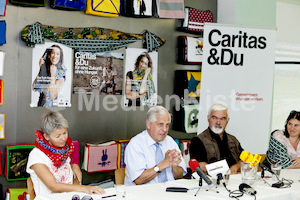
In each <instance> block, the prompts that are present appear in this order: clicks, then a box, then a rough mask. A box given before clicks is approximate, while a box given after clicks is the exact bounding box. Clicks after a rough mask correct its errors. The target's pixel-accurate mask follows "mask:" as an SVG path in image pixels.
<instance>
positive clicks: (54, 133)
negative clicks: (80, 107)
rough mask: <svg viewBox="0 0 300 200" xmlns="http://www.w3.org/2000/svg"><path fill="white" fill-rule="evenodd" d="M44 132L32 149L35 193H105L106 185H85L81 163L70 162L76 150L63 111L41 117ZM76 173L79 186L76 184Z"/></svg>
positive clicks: (38, 134) (30, 160)
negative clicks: (74, 183) (104, 186)
mask: <svg viewBox="0 0 300 200" xmlns="http://www.w3.org/2000/svg"><path fill="white" fill-rule="evenodd" d="M40 125H41V131H39V130H38V131H36V134H35V136H36V140H35V145H36V147H35V148H34V149H33V150H32V151H31V152H30V154H29V156H28V162H27V167H26V171H27V173H29V174H30V177H31V179H32V182H33V188H34V191H35V195H36V196H38V195H41V194H43V195H45V194H49V193H59V192H84V193H89V194H93V193H96V194H103V193H105V191H104V189H103V188H100V187H98V186H84V185H81V180H82V174H81V170H80V167H79V166H78V165H77V164H70V162H71V159H70V155H71V154H72V152H73V151H74V145H73V142H72V139H71V138H70V137H69V136H68V131H67V129H68V122H67V120H66V119H65V118H64V117H63V116H62V114H61V113H59V112H49V113H46V114H44V115H43V116H42V117H41V121H40ZM73 176H74V177H76V178H77V179H78V181H79V185H73V184H72V183H73Z"/></svg>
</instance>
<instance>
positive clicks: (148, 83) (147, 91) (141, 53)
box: [124, 48, 158, 107]
mask: <svg viewBox="0 0 300 200" xmlns="http://www.w3.org/2000/svg"><path fill="white" fill-rule="evenodd" d="M125 62H126V63H125V78H124V80H125V83H124V85H125V87H124V88H125V89H124V90H125V92H124V94H125V95H124V106H125V107H128V106H154V105H156V104H157V89H158V88H157V65H158V53H157V52H156V51H154V52H147V50H146V49H139V48H127V49H126V59H125Z"/></svg>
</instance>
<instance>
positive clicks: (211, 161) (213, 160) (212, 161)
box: [209, 157, 218, 163]
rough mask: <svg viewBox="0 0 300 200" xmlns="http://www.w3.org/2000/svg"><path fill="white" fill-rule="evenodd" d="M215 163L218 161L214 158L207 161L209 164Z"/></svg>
mask: <svg viewBox="0 0 300 200" xmlns="http://www.w3.org/2000/svg"><path fill="white" fill-rule="evenodd" d="M217 161H218V159H217V158H216V157H212V158H211V159H209V163H214V162H217Z"/></svg>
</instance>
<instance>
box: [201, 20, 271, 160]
mask: <svg viewBox="0 0 300 200" xmlns="http://www.w3.org/2000/svg"><path fill="white" fill-rule="evenodd" d="M203 40H204V42H203V43H204V46H203V63H202V78H201V90H200V105H199V123H198V134H200V133H201V132H203V131H204V130H205V129H206V128H207V127H208V122H207V113H208V109H209V107H210V106H211V105H212V104H215V103H221V104H225V105H226V106H227V107H228V108H229V117H230V120H229V122H228V125H227V128H226V132H227V133H230V134H232V135H234V136H236V137H237V139H238V140H239V141H240V143H241V145H242V147H243V148H244V149H245V150H247V151H249V152H251V153H253V154H255V153H266V150H267V148H268V141H269V135H270V130H269V129H270V119H271V108H272V93H273V76H274V65H275V64H274V60H275V43H276V31H275V30H274V29H263V28H253V27H243V26H233V25H224V24H214V23H207V24H205V27H204V37H203Z"/></svg>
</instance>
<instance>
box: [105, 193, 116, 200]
mask: <svg viewBox="0 0 300 200" xmlns="http://www.w3.org/2000/svg"><path fill="white" fill-rule="evenodd" d="M115 196H117V195H116V194H112V195H109V196H105V197H102V199H105V198H109V197H115Z"/></svg>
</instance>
